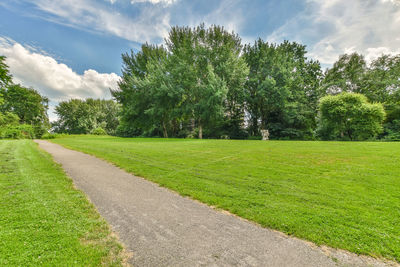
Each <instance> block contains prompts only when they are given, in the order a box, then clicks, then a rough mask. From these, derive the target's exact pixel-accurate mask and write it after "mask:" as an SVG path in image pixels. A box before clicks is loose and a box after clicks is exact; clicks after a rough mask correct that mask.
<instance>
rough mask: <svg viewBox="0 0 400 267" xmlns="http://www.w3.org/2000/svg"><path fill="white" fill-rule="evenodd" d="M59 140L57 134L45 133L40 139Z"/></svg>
mask: <svg viewBox="0 0 400 267" xmlns="http://www.w3.org/2000/svg"><path fill="white" fill-rule="evenodd" d="M55 138H57V134H55V133H45V134H43V135H42V136H41V138H40V139H55Z"/></svg>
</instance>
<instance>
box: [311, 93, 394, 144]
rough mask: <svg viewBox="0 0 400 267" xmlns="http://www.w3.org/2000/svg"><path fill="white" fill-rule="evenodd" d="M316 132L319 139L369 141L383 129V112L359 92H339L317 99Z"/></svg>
mask: <svg viewBox="0 0 400 267" xmlns="http://www.w3.org/2000/svg"><path fill="white" fill-rule="evenodd" d="M319 112H320V114H319V116H320V117H319V126H318V127H319V128H318V134H319V136H320V137H321V138H322V139H323V140H371V139H374V138H375V137H376V136H377V135H378V134H380V133H381V132H382V131H383V127H382V123H383V121H384V119H385V115H386V114H385V111H384V109H383V106H382V104H380V103H374V104H371V103H368V100H367V98H366V97H365V96H364V95H361V94H354V93H341V94H338V95H334V96H332V95H329V96H325V97H323V98H321V100H320V103H319Z"/></svg>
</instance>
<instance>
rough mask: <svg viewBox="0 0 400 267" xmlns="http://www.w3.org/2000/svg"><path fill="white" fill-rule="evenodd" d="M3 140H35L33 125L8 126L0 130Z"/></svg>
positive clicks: (0, 136)
mask: <svg viewBox="0 0 400 267" xmlns="http://www.w3.org/2000/svg"><path fill="white" fill-rule="evenodd" d="M0 138H1V139H33V138H35V132H34V129H33V127H32V125H29V124H20V125H7V126H3V127H1V128H0Z"/></svg>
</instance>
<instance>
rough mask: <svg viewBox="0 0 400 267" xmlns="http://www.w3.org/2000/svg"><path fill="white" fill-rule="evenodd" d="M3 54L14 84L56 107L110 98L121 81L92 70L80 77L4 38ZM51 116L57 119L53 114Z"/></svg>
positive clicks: (0, 45)
mask: <svg viewBox="0 0 400 267" xmlns="http://www.w3.org/2000/svg"><path fill="white" fill-rule="evenodd" d="M0 54H1V55H5V56H6V57H7V58H6V64H7V65H8V66H9V69H10V73H11V74H12V75H13V80H14V82H15V83H20V84H22V85H24V86H27V87H33V88H35V89H36V90H38V91H39V92H40V93H41V94H43V95H45V96H47V97H49V99H50V100H51V101H52V102H53V104H54V101H61V100H68V99H70V98H81V99H82V98H87V97H92V98H110V97H111V96H110V91H109V89H110V88H111V89H116V88H117V86H118V81H119V79H120V77H119V76H118V75H117V74H115V73H98V72H97V71H95V70H92V69H88V70H85V71H84V73H83V74H82V75H80V74H78V73H76V72H74V71H73V70H72V69H71V68H70V67H68V66H67V65H65V64H62V63H59V62H57V61H56V60H55V59H54V58H53V57H51V56H49V55H45V54H41V53H38V52H36V51H33V50H31V49H29V48H28V46H23V45H21V44H19V43H16V42H14V41H13V40H11V39H8V38H4V37H0ZM50 117H51V119H54V114H50Z"/></svg>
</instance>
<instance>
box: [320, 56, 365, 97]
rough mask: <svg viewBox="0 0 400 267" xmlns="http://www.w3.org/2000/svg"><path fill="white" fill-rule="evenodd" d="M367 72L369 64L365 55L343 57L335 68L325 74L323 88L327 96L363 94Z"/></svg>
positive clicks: (334, 65)
mask: <svg viewBox="0 0 400 267" xmlns="http://www.w3.org/2000/svg"><path fill="white" fill-rule="evenodd" d="M366 71H367V63H366V61H365V59H364V56H363V55H360V54H358V53H353V54H350V55H348V54H344V55H341V56H340V57H339V59H338V61H336V62H335V63H334V64H333V67H332V68H330V69H328V70H327V71H326V72H325V77H324V80H323V88H324V90H325V92H326V93H327V94H338V93H342V92H352V93H363V87H362V83H363V79H364V75H365V73H366Z"/></svg>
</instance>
